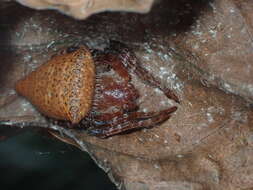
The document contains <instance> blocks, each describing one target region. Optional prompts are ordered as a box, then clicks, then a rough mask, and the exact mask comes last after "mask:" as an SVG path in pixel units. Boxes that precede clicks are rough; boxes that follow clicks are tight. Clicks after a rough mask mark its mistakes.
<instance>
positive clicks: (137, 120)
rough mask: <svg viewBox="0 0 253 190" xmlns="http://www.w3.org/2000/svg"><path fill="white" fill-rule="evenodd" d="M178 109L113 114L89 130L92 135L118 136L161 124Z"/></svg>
mask: <svg viewBox="0 0 253 190" xmlns="http://www.w3.org/2000/svg"><path fill="white" fill-rule="evenodd" d="M176 110H177V107H171V108H168V109H165V110H162V111H158V112H148V113H145V112H129V113H125V114H120V113H119V115H117V114H112V117H113V119H112V117H110V115H107V116H105V117H104V116H102V117H100V118H97V119H101V120H97V121H94V125H95V126H94V127H92V128H90V129H88V132H89V133H90V134H91V135H95V136H98V137H101V138H107V137H109V136H113V135H116V134H120V133H124V132H129V131H133V130H136V129H142V128H149V127H153V126H155V125H157V124H160V123H162V122H164V121H166V120H167V119H169V118H170V116H171V113H173V112H174V111H176Z"/></svg>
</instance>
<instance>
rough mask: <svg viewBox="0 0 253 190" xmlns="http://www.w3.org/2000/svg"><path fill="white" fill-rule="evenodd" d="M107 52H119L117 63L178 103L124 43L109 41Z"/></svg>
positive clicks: (172, 94)
mask: <svg viewBox="0 0 253 190" xmlns="http://www.w3.org/2000/svg"><path fill="white" fill-rule="evenodd" d="M107 51H108V52H111V53H114V54H119V59H120V61H118V62H117V63H118V64H121V65H123V66H124V67H125V68H126V69H129V70H131V71H133V72H134V73H135V74H136V75H137V76H138V77H139V78H140V79H141V80H142V81H144V82H145V83H147V84H148V85H150V86H152V87H155V88H159V89H160V90H161V91H163V93H164V94H165V95H166V96H167V97H168V98H170V99H173V100H174V101H175V102H177V103H180V101H179V99H178V97H177V96H176V94H175V93H174V92H173V91H172V90H170V89H169V88H168V87H166V86H164V85H162V84H161V82H160V81H158V80H157V79H156V78H155V77H154V76H153V75H152V74H151V73H149V72H148V70H147V69H145V68H143V67H142V66H141V65H140V63H139V61H138V59H137V57H136V56H135V54H134V52H132V51H131V50H130V49H129V48H127V47H126V46H125V45H124V44H122V43H120V42H117V41H110V47H109V48H108V50H107Z"/></svg>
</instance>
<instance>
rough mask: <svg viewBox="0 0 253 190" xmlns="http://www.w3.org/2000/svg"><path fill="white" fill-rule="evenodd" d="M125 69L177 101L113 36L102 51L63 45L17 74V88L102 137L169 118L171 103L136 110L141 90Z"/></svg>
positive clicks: (58, 118) (49, 111)
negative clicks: (162, 107)
mask: <svg viewBox="0 0 253 190" xmlns="http://www.w3.org/2000/svg"><path fill="white" fill-rule="evenodd" d="M90 52H91V53H90ZM65 63H66V64H65ZM129 72H132V73H134V74H136V75H137V76H138V77H139V78H140V79H142V80H143V81H144V82H145V83H147V84H148V85H151V86H152V87H155V88H159V89H160V90H162V91H163V93H164V94H165V95H166V96H167V97H168V98H170V99H173V100H174V101H176V102H178V103H179V99H178V98H177V96H176V95H175V94H174V93H173V92H172V91H171V90H170V89H168V88H166V87H165V86H163V85H161V83H160V82H159V81H158V80H156V79H155V78H154V77H153V76H152V75H151V74H150V73H149V72H148V71H147V70H146V69H144V68H143V67H141V65H140V64H139V62H138V60H137V58H136V56H135V54H134V53H133V52H132V51H131V50H129V48H127V47H126V46H125V45H124V44H122V43H120V42H117V41H111V42H110V45H109V47H108V48H106V49H105V50H104V51H98V50H88V49H87V48H86V47H83V46H81V47H71V48H67V49H66V50H65V51H63V52H61V53H60V54H58V55H56V56H54V57H53V58H52V60H50V61H49V62H48V63H46V64H44V65H42V66H41V67H39V68H38V69H37V70H36V71H34V72H32V73H31V74H30V75H28V76H27V77H26V78H25V79H22V80H20V81H19V82H18V83H17V86H16V89H17V91H18V92H19V93H20V94H21V95H23V96H25V97H26V98H27V99H28V100H30V101H31V102H32V103H33V104H34V105H35V106H36V107H37V108H38V110H40V111H41V112H42V113H43V114H44V115H46V116H48V117H49V118H53V120H54V123H57V124H58V125H61V126H68V127H80V128H85V129H87V130H88V132H89V133H90V134H92V135H95V136H99V137H102V138H105V137H109V136H113V135H116V134H120V133H123V132H128V131H132V130H136V129H141V128H149V127H153V126H156V125H158V124H160V123H162V122H164V121H166V120H167V119H169V118H170V116H171V113H172V112H174V111H176V109H177V108H176V107H175V106H174V107H170V108H168V109H165V110H162V111H158V112H148V113H145V112H141V111H138V110H139V106H138V105H137V103H136V100H137V99H138V97H139V93H138V90H137V89H136V88H135V87H134V86H133V84H132V83H131V76H130V74H129ZM64 120H65V121H64ZM63 121H64V122H63Z"/></svg>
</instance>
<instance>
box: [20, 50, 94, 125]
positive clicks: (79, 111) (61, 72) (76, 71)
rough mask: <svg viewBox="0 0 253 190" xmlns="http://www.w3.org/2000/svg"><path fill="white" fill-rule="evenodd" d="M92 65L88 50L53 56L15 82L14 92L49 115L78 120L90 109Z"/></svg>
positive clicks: (72, 120) (92, 81) (92, 83)
mask: <svg viewBox="0 0 253 190" xmlns="http://www.w3.org/2000/svg"><path fill="white" fill-rule="evenodd" d="M94 78H95V66H94V62H93V59H92V56H91V54H90V52H89V51H88V49H86V48H85V47H80V48H79V49H78V50H76V51H73V52H71V53H66V54H62V55H56V56H54V57H53V58H52V59H51V60H49V61H48V62H47V63H45V64H43V65H41V66H40V67H38V68H37V69H36V70H35V71H33V72H31V73H30V74H29V75H27V76H26V77H25V78H23V79H21V80H20V81H18V82H17V84H16V91H17V92H18V93H19V94H21V95H23V96H24V97H26V98H27V99H28V100H29V101H30V102H31V103H32V104H33V105H34V106H35V107H36V108H37V109H38V110H39V111H40V112H42V113H43V114H45V115H46V116H48V117H51V118H55V119H60V120H68V121H71V122H72V123H78V122H79V121H80V120H81V119H82V118H83V117H85V115H86V114H87V113H88V112H89V110H90V108H91V104H92V97H93V94H94Z"/></svg>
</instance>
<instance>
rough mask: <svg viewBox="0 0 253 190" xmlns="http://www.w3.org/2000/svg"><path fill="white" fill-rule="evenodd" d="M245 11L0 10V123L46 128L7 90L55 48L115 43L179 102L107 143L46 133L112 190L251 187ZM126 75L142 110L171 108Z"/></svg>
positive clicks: (240, 6)
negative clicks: (77, 13) (82, 156)
mask: <svg viewBox="0 0 253 190" xmlns="http://www.w3.org/2000/svg"><path fill="white" fill-rule="evenodd" d="M252 7H253V2H252V1H250V0H248V1H238V0H237V1H236V0H234V1H233V0H219V1H218V0H217V1H195V2H189V1H186V0H181V1H162V2H160V3H158V4H156V6H155V7H154V8H153V9H152V11H151V12H150V13H149V14H147V15H137V14H130V13H128V14H122V13H103V14H99V15H94V16H92V17H90V18H89V19H87V20H85V21H76V20H73V19H71V18H67V17H65V16H63V15H60V14H57V13H55V12H52V11H42V12H37V11H32V10H30V9H26V8H22V7H20V6H16V5H13V6H9V8H8V10H7V9H2V10H1V12H0V14H1V15H0V16H1V18H3V20H2V21H1V23H2V26H4V27H3V28H4V30H2V31H1V36H2V37H1V38H0V40H1V41H0V43H1V45H2V46H1V53H0V54H1V58H2V59H1V63H0V64H1V73H2V74H1V75H0V118H1V120H8V121H10V123H15V122H20V121H25V122H37V123H42V122H44V123H45V122H46V121H45V119H44V118H43V117H42V116H41V115H40V114H39V113H38V112H37V111H36V110H35V109H34V108H33V107H32V106H31V105H30V104H29V103H28V102H27V101H26V100H25V99H23V98H21V97H19V96H17V95H16V93H15V91H14V89H13V87H14V84H15V82H16V81H17V80H18V79H20V78H21V77H23V76H25V75H26V74H27V73H29V72H30V71H32V70H34V69H35V68H36V67H37V66H38V65H40V64H42V63H43V62H45V61H46V60H48V59H49V58H50V56H51V55H52V54H54V53H55V52H56V51H57V50H59V49H61V48H63V47H67V46H70V45H73V44H82V43H85V44H87V45H88V46H90V47H94V48H100V49H101V48H103V47H105V45H106V44H107V43H108V39H116V40H120V41H123V42H125V43H127V44H128V45H129V46H130V47H132V48H133V49H134V51H135V52H136V54H137V56H138V58H139V59H140V61H141V63H142V64H143V66H145V67H146V68H147V69H148V70H149V71H150V72H152V73H153V74H154V75H155V76H156V77H158V78H160V79H161V80H162V81H163V82H164V83H165V84H167V85H168V86H169V87H171V88H172V89H173V90H174V91H175V92H176V93H177V94H178V95H179V96H180V99H181V104H180V105H178V108H179V109H178V110H177V111H176V113H175V114H173V116H172V117H171V119H170V120H168V121H167V122H165V123H164V124H162V125H161V126H158V127H155V128H153V129H147V130H142V131H138V132H135V133H131V134H126V135H120V136H114V137H111V138H109V139H98V138H96V137H91V136H88V135H87V134H86V133H85V131H82V130H68V129H62V128H60V127H55V126H51V127H52V128H53V130H52V131H50V133H51V134H53V135H54V136H55V137H57V138H59V139H60V140H62V141H64V142H67V143H70V144H73V145H75V146H77V147H79V148H80V149H81V150H85V151H88V152H89V154H90V155H91V156H92V157H93V158H94V159H95V160H96V161H97V163H98V164H99V165H100V166H101V167H102V168H103V169H104V170H105V171H106V172H108V174H109V176H110V178H111V179H112V180H113V181H114V182H115V184H117V185H118V188H119V189H129V190H133V189H138V190H139V189H140V190H142V189H152V190H153V189H166V190H167V189H169V190H170V189H173V190H174V189H183V190H186V189H187V190H188V189H194V190H199V189H201V190H206V189H213V190H216V189H221V190H227V189H229V190H230V189H231V190H237V189H250V188H253V168H252V162H253V161H252V150H253V149H252V146H253V140H252V139H253V133H252V125H253V112H252V100H253V91H252V86H253V81H252V79H253V78H252V73H253V71H252V61H251V60H252V55H253V47H252V44H253V43H252V26H253V25H252V23H253V17H252ZM12 12H15V16H14V17H13V15H12V16H10V15H11V13H12ZM119 23H120V24H119ZM133 77H134V84H135V85H136V87H137V88H138V89H139V91H140V92H141V93H142V96H141V98H140V100H139V103H140V104H141V108H142V109H147V110H159V109H162V108H163V107H165V106H170V105H174V103H173V102H172V101H169V102H168V101H167V99H166V98H165V97H164V96H163V95H162V93H161V92H160V91H158V90H156V89H153V88H150V87H148V86H147V85H145V84H143V83H142V81H140V80H139V79H138V78H136V77H135V76H133ZM250 106H251V107H250ZM43 126H44V125H43ZM43 126H39V125H38V127H43ZM24 127H25V126H24ZM57 131H59V132H57Z"/></svg>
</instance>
